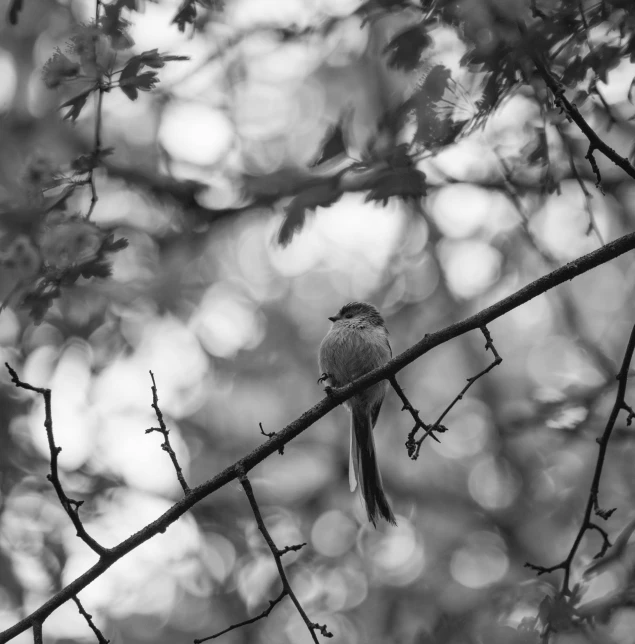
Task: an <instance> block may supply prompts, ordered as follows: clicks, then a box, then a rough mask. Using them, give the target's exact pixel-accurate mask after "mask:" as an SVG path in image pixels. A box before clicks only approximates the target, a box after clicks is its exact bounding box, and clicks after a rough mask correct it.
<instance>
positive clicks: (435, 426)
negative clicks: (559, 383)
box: [406, 326, 503, 461]
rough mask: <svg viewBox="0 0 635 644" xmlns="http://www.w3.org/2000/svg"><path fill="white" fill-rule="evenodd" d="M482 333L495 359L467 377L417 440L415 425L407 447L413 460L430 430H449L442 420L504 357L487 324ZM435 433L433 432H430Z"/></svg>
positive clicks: (487, 347)
mask: <svg viewBox="0 0 635 644" xmlns="http://www.w3.org/2000/svg"><path fill="white" fill-rule="evenodd" d="M481 333H482V334H483V335H484V336H485V350H486V351H487V350H488V349H490V350H491V352H492V353H493V354H494V360H493V361H492V362H491V363H490V364H489V365H488V366H487V367H485V369H483V370H482V371H479V373H477V374H476V375H475V376H471V377H470V378H468V379H467V384H466V385H465V387H463V389H461V391H460V392H459V393H458V394H457V395H456V397H455V398H454V400H453V401H452V402H451V403H450V404H449V405H448V406H447V407H446V408H445V409H444V411H443V413H442V414H441V415H440V416H439V418H437V420H436V421H435V422H434V423H432V425H430V426H429V427H426V428H425V429H426V433H425V434H424V435H423V436H422V437H421V438H420V439H419V440H417V441H415V436H416V435H417V431H418V429H419V427H418V426H417V425H415V427H414V428H413V430H412V431H411V432H410V433H409V434H408V440H407V441H406V448H407V449H408V456H410V458H411V459H412V460H413V461H416V460H417V458H418V457H419V452H420V451H421V444H422V443H423V441H424V440H425V438H426V436H428V435H429V434H430V432H434V431H442V432H445V431H447V427H445V426H444V425H442V424H441V421H442V420H443V419H444V418H445V417H446V416H447V415H448V414H449V413H450V411H451V410H452V408H453V407H454V405H456V403H458V402H459V400H462V399H463V396H464V395H465V393H466V392H467V390H468V389H469V388H470V387H471V386H472V385H473V384H474V383H475V382H476V381H477V380H478V379H479V378H482V377H483V376H484V375H485V374H486V373H489V372H490V371H491V370H492V369H493V368H494V367H497V366H498V365H499V364H500V363H501V362H502V361H503V359H502V358H501V357H500V356H499V355H498V351H496V347H495V346H494V342H493V341H492V336H491V335H490V332H489V331H488V330H487V327H486V326H482V327H481ZM430 435H433V434H430Z"/></svg>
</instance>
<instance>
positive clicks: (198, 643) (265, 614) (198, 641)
mask: <svg viewBox="0 0 635 644" xmlns="http://www.w3.org/2000/svg"><path fill="white" fill-rule="evenodd" d="M286 596H287V591H286V590H285V589H284V588H283V589H282V591H281V592H280V594H279V595H278V596H277V597H276V598H275V599H270V600H269V606H268V607H267V608H265V610H263V611H262V613H258V615H256V616H255V617H252V618H251V619H246V620H245V621H244V622H238V623H237V624H232V625H231V626H228V627H227V628H226V629H224V630H222V631H220V632H218V633H214V635H208V636H207V637H201V638H199V639H195V640H194V644H202V642H207V641H208V640H214V639H216V638H217V637H220V636H221V635H225V633H229V631H235V630H236V629H237V628H241V627H242V626H248V625H249V624H253V623H254V622H257V621H258V620H261V619H264V618H265V617H269V613H271V611H272V610H273V609H274V608H275V607H276V606H277V605H278V604H279V603H280V602H281V601H282V600H283V599H284V598H285V597H286Z"/></svg>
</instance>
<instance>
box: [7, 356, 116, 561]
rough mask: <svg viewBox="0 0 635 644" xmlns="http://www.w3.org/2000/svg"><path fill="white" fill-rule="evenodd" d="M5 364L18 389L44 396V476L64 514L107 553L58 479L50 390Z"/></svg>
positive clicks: (94, 545) (82, 535)
mask: <svg viewBox="0 0 635 644" xmlns="http://www.w3.org/2000/svg"><path fill="white" fill-rule="evenodd" d="M5 366H6V368H7V369H8V371H9V374H10V376H11V381H12V382H13V384H14V385H15V386H16V387H18V388H19V389H25V390H27V391H33V392H35V393H37V394H40V396H42V397H43V398H44V428H45V430H46V437H47V439H48V445H49V451H50V453H51V472H50V474H47V476H46V478H47V479H48V480H49V481H50V482H51V483H52V485H53V487H54V488H55V492H57V498H58V499H59V500H60V503H61V504H62V507H63V508H64V510H65V511H66V514H68V516H69V517H70V520H71V521H72V522H73V525H74V526H75V529H76V531H77V536H78V537H79V538H80V539H81V540H82V541H83V542H84V543H85V544H86V545H87V546H88V547H89V548H91V549H92V550H93V551H94V552H96V553H97V554H98V555H99V556H103V555H106V554H107V553H108V550H107V549H106V548H104V547H103V546H102V545H100V544H99V543H97V541H95V539H93V538H92V537H91V536H90V535H89V534H88V533H87V532H86V529H85V528H84V525H83V524H82V522H81V520H80V518H79V508H80V507H81V506H82V504H83V503H84V502H83V501H76V500H75V499H71V498H70V497H68V496H66V493H65V492H64V488H63V487H62V483H61V481H60V477H59V471H58V467H57V458H58V456H59V453H60V452H61V451H62V448H61V447H58V446H57V445H56V444H55V437H54V436H53V416H52V413H51V390H50V389H45V388H43V387H34V386H33V385H30V384H28V383H26V382H22V381H21V380H20V378H18V374H17V373H16V372H15V370H14V369H13V368H12V367H11V366H10V365H9V363H7V362H5Z"/></svg>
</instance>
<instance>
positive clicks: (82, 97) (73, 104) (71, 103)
mask: <svg viewBox="0 0 635 644" xmlns="http://www.w3.org/2000/svg"><path fill="white" fill-rule="evenodd" d="M94 89H95V88H94V87H90V88H89V89H87V90H84V91H83V92H82V93H81V94H78V95H77V96H73V98H71V99H69V100H68V101H66V102H65V103H62V104H61V105H60V107H59V109H63V108H65V107H70V108H71V109H70V110H68V112H66V114H65V115H64V120H65V121H66V120H67V119H70V120H71V121H76V120H77V117H78V116H79V115H80V114H81V111H82V110H83V109H84V105H86V101H87V100H88V97H89V96H90V94H91V92H92V91H94Z"/></svg>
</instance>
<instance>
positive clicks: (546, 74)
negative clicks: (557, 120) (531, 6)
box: [521, 26, 635, 185]
mask: <svg viewBox="0 0 635 644" xmlns="http://www.w3.org/2000/svg"><path fill="white" fill-rule="evenodd" d="M521 32H522V33H526V29H525V27H524V26H521ZM530 56H531V59H532V61H533V63H534V65H535V67H536V70H537V71H538V73H539V74H540V75H541V76H542V78H543V79H544V81H545V83H546V84H547V87H548V88H549V89H550V90H551V93H552V94H553V96H554V99H555V101H556V103H557V104H558V105H559V106H560V107H561V108H562V109H563V110H564V111H565V112H566V114H567V116H568V117H569V118H570V119H571V120H572V121H573V122H574V123H575V124H576V125H577V126H578V127H579V128H580V131H581V132H582V134H584V136H586V138H587V139H588V140H589V151H588V152H587V155H586V156H587V159H589V161H590V163H591V166H592V168H593V171H594V173H595V175H596V177H597V180H598V185H599V183H600V181H601V177H600V176H599V171H598V168H597V164H596V163H595V159H594V158H593V152H594V151H595V150H597V151H598V152H601V153H602V154H603V155H604V156H605V157H606V158H607V159H609V160H610V161H612V162H613V163H614V164H615V165H616V166H618V167H619V168H621V169H622V170H624V172H626V174H628V175H629V176H630V177H632V178H633V179H635V168H634V167H633V166H632V165H631V163H630V162H629V160H628V159H626V158H625V157H623V156H620V155H619V154H618V153H617V152H616V151H615V150H614V149H613V148H612V147H610V146H609V145H607V144H606V143H605V142H604V141H603V140H602V139H601V138H600V137H599V136H598V135H597V134H596V133H595V130H594V129H593V128H592V127H591V126H590V125H589V124H588V123H587V122H586V120H585V118H584V117H583V116H582V114H580V112H579V111H578V108H577V107H576V106H575V104H574V103H571V102H570V101H569V99H568V98H567V97H566V96H565V93H564V88H563V87H562V85H560V83H559V82H558V81H557V80H556V79H555V78H554V77H553V76H552V74H551V72H550V71H549V70H548V69H547V67H546V66H545V65H544V64H543V62H542V61H541V60H540V58H539V57H538V56H537V55H536V54H534V53H532V52H530Z"/></svg>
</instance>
